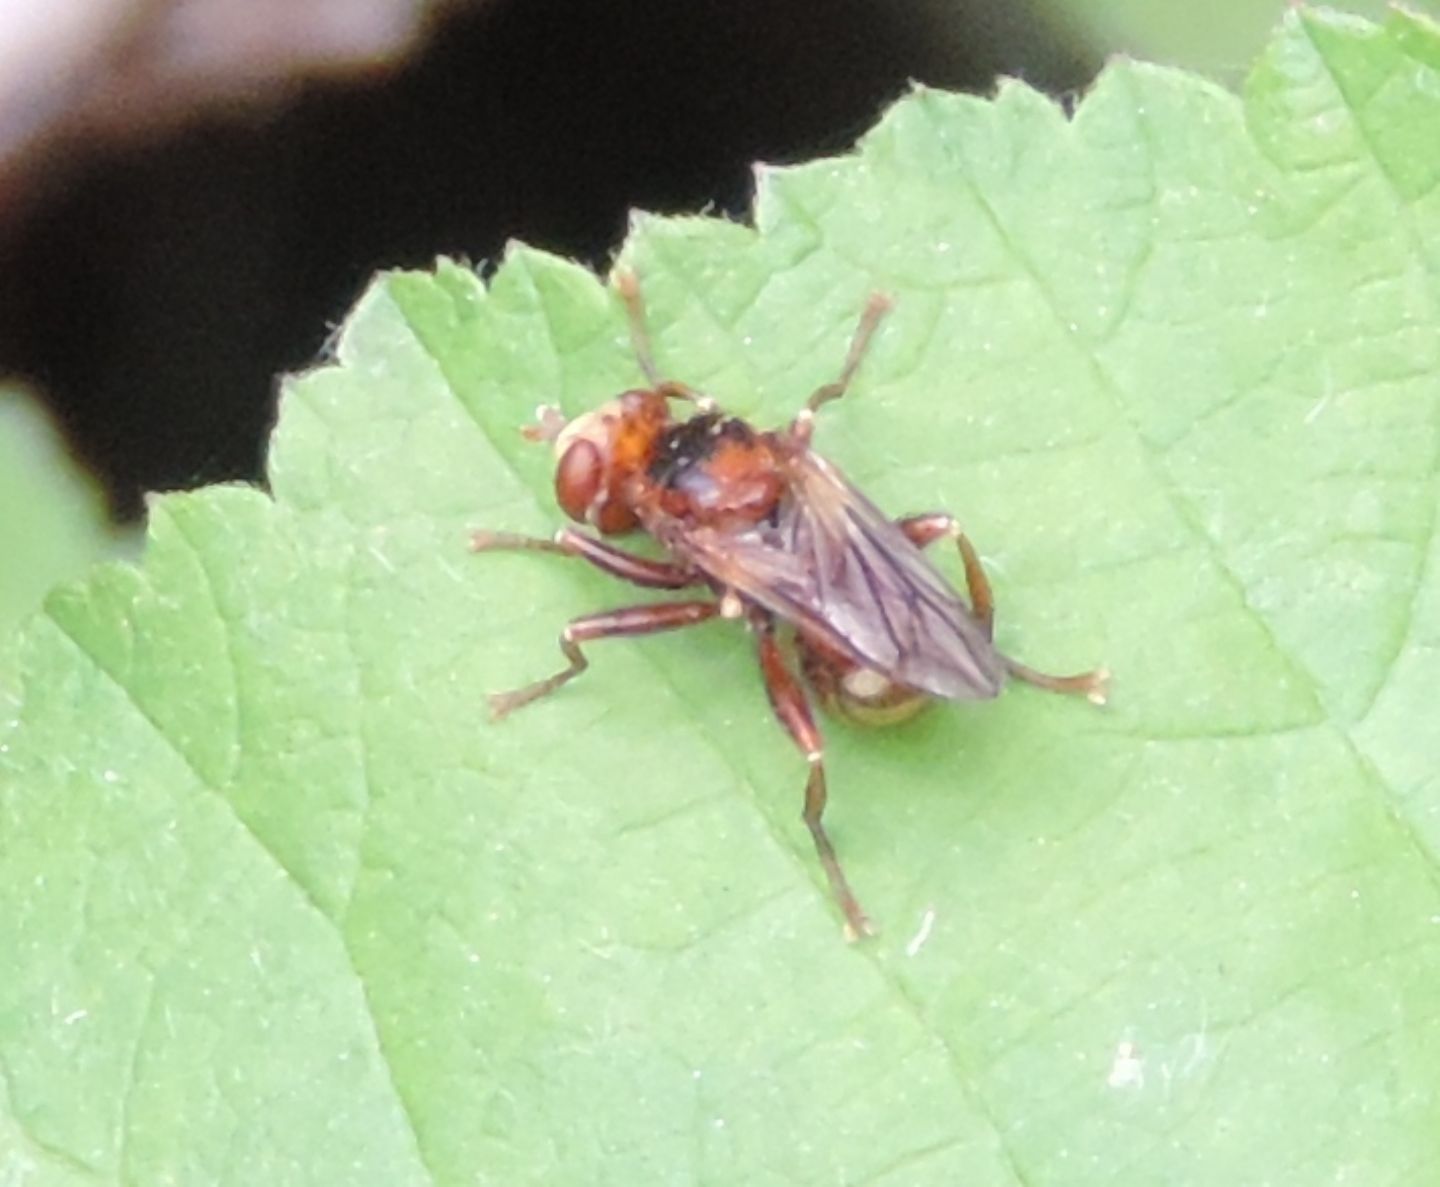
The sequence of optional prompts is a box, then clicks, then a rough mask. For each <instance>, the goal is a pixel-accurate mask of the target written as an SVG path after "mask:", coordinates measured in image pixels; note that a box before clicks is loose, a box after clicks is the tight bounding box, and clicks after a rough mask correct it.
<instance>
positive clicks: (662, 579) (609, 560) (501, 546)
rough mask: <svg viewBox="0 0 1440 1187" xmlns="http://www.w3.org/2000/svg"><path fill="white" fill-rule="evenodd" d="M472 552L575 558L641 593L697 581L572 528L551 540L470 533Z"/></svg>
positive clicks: (674, 568)
mask: <svg viewBox="0 0 1440 1187" xmlns="http://www.w3.org/2000/svg"><path fill="white" fill-rule="evenodd" d="M470 549H471V551H472V552H500V551H508V552H553V553H557V554H559V555H560V556H573V557H578V558H579V559H580V560H582V561H587V562H589V563H590V564H592V565H594V566H595V567H596V568H597V569H599V570H600V571H601V572H602V573H609V574H610V576H612V577H618V578H620V580H621V581H628V582H630V584H631V585H639V586H642V587H643V588H645V589H684V588H686V587H687V586H691V585H696V584H698V583H699V580H700V579H699V578H698V577H697V576H695V575H694V574H693V573H691V572H690V571H689V570H687V569H682V568H681V567H680V566H679V565H672V564H670V563H668V562H666V561H654V560H650V559H649V558H648V557H643V556H636V555H634V553H630V552H626V551H625V550H624V549H623V548H616V547H614V546H613V545H610V544H606V543H605V542H604V541H603V540H596V539H594V538H593V537H591V536H587V535H585V534H584V533H583V532H577V531H575V530H574V529H573V528H561V529H560V530H559V531H558V532H556V533H555V536H554V538H553V539H550V540H547V539H545V538H544V537H543V536H520V535H516V534H515V533H513V532H487V531H478V532H472V533H471V535H470Z"/></svg>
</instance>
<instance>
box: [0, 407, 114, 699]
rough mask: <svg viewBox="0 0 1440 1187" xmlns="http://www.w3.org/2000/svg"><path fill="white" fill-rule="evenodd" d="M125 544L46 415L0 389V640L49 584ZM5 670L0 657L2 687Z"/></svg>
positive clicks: (90, 481)
mask: <svg viewBox="0 0 1440 1187" xmlns="http://www.w3.org/2000/svg"><path fill="white" fill-rule="evenodd" d="M127 544H128V541H127V540H126V537H125V535H124V533H119V532H116V531H115V530H114V529H113V528H111V527H110V526H109V524H108V522H107V520H106V515H105V506H104V500H103V498H102V496H101V493H100V490H99V488H98V487H97V486H96V485H95V482H94V480H93V479H91V478H90V477H89V475H87V474H85V473H83V472H82V471H81V470H80V468H79V467H78V466H77V465H76V464H75V462H74V461H72V460H71V458H70V457H69V455H68V454H67V453H66V450H65V446H64V443H63V442H62V441H61V440H60V436H59V434H58V433H57V432H56V430H55V427H54V425H52V424H51V423H50V421H49V419H48V418H47V417H46V415H45V413H44V412H43V411H42V410H41V409H40V407H39V406H38V405H37V404H35V403H34V402H33V401H32V400H31V398H30V397H29V396H28V394H26V393H25V392H23V391H21V390H19V389H17V388H13V387H4V386H0V557H3V558H4V561H3V564H0V639H6V638H8V636H9V635H10V634H11V632H13V630H14V629H15V626H16V624H17V623H19V622H20V620H21V619H23V618H25V617H26V616H27V615H29V614H31V613H32V612H33V611H35V610H37V609H38V608H39V606H40V602H41V599H43V598H44V596H45V594H46V592H47V591H48V590H49V589H50V587H51V586H53V585H55V584H57V583H58V582H61V581H66V580H69V579H71V578H74V577H78V576H79V575H80V574H81V573H83V572H84V571H85V570H86V568H88V567H89V566H90V565H92V564H93V563H94V562H95V561H97V560H99V559H101V558H103V557H106V556H112V555H115V554H117V552H119V551H122V550H125V549H126V547H127ZM131 551H133V549H132V550H131ZM10 672H11V669H10V666H9V665H8V664H7V663H6V662H5V661H4V659H0V686H6V685H8V683H9V680H10Z"/></svg>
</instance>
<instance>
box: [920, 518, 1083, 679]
mask: <svg viewBox="0 0 1440 1187" xmlns="http://www.w3.org/2000/svg"><path fill="white" fill-rule="evenodd" d="M895 526H896V527H898V528H899V529H900V530H901V531H902V532H904V533H905V535H906V537H907V538H908V539H909V540H910V542H911V543H912V544H914V545H915V546H916V547H918V548H926V547H928V546H929V545H931V544H933V543H935V541H936V540H939V539H941V538H942V537H944V536H950V537H952V538H953V539H954V541H955V544H956V546H957V547H958V548H959V549H960V559H961V561H962V562H963V563H964V565H965V583H966V585H967V586H968V587H969V589H970V612H971V613H972V614H973V615H974V616H975V621H976V622H978V623H979V624H980V625H981V626H982V627H984V628H985V637H986V638H987V639H988V638H990V637H991V636H992V635H993V633H994V629H995V598H994V595H993V594H992V593H991V591H990V579H989V578H988V577H986V576H985V568H984V566H983V565H981V563H980V556H979V554H978V553H977V552H976V551H975V546H974V545H973V544H971V543H970V540H969V538H968V537H967V536H966V535H965V533H964V532H962V531H961V530H960V525H959V524H957V523H956V522H955V520H954V519H953V518H952V517H951V516H949V515H946V514H945V513H944V512H943V511H936V512H931V513H929V514H926V515H907V516H906V517H905V518H904V519H897V520H896V521H895ZM1000 658H1001V659H1002V660H1003V661H1004V663H1005V670H1006V671H1007V672H1009V673H1010V675H1012V676H1014V677H1015V679H1016V680H1023V681H1024V682H1025V683H1026V684H1033V685H1035V687H1036V688H1043V689H1046V690H1047V691H1049V692H1063V693H1066V694H1067V695H1070V696H1082V697H1084V698H1085V699H1086V700H1088V701H1090V702H1091V703H1092V704H1095V705H1103V704H1104V703H1105V698H1106V695H1107V691H1108V687H1107V686H1108V685H1109V682H1110V673H1109V672H1108V671H1106V670H1105V669H1104V668H1096V669H1095V670H1094V671H1093V672H1079V673H1077V674H1076V675H1074V676H1050V675H1047V674H1046V673H1044V672H1037V671H1036V670H1035V669H1034V668H1032V667H1030V666H1029V665H1027V664H1022V663H1021V662H1020V661H1019V660H1015V659H1011V658H1010V657H1009V656H1007V655H1002V656H1001V657H1000Z"/></svg>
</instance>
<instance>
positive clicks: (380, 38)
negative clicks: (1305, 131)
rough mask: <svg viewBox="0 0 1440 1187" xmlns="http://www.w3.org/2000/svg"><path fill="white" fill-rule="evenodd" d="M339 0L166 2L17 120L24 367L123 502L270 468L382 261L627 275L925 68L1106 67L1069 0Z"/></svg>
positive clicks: (855, 124) (15, 263)
mask: <svg viewBox="0 0 1440 1187" xmlns="http://www.w3.org/2000/svg"><path fill="white" fill-rule="evenodd" d="M312 2H313V4H314V7H313V8H310V9H306V8H304V6H303V5H301V6H296V5H294V4H291V5H290V6H289V8H288V9H287V8H286V6H285V5H284V4H275V3H273V2H272V0H265V2H262V0H248V5H247V0H202V2H198V3H196V2H192V3H191V4H189V5H179V6H177V7H176V8H175V10H174V11H173V12H172V13H169V14H167V13H166V11H165V9H166V6H165V5H164V4H160V5H156V4H153V3H151V4H145V5H139V7H138V8H137V10H136V12H137V15H135V16H134V17H133V18H132V19H130V20H129V21H127V22H121V23H119V24H112V25H111V26H110V27H107V28H104V29H101V30H99V31H98V32H97V33H96V34H95V35H94V37H93V38H92V40H91V41H90V42H89V43H87V44H85V45H84V46H82V47H81V51H82V52H79V53H78V54H72V55H71V58H70V59H69V60H68V61H67V62H66V64H65V66H64V68H63V69H62V70H61V71H59V73H58V74H55V73H54V72H53V71H52V74H51V75H49V76H46V78H45V79H44V84H43V85H38V86H36V87H32V88H31V90H30V91H29V92H25V93H22V94H20V98H19V101H20V103H21V105H22V109H23V110H25V111H27V112H28V111H34V112H36V113H37V114H36V115H35V117H34V119H32V120H30V121H29V122H28V123H26V124H25V126H23V127H16V126H15V124H14V121H13V119H12V120H11V121H10V122H9V124H8V125H7V123H6V121H5V119H4V118H0V377H3V376H18V377H20V378H22V379H24V380H26V381H27V383H28V386H30V387H31V388H32V390H34V391H36V392H37V393H38V394H39V395H40V396H41V397H42V398H43V399H45V400H47V401H48V402H49V403H50V404H51V406H52V407H53V408H54V409H55V411H56V412H57V414H58V416H59V418H60V420H61V422H62V424H63V425H64V427H65V428H66V430H67V431H68V433H69V436H70V439H71V442H72V445H73V446H74V448H75V449H76V451H77V452H78V453H79V455H80V457H81V458H82V460H83V461H84V462H85V463H86V464H88V465H89V466H91V467H92V468H93V469H94V470H95V471H96V472H97V473H98V474H99V475H100V477H101V479H102V481H103V483H104V485H105V487H106V489H107V490H108V492H109V496H110V500H111V504H112V508H113V509H114V510H115V511H116V512H117V513H118V514H120V515H123V516H133V515H135V514H137V513H138V511H139V509H140V506H141V502H140V499H141V495H142V493H143V492H144V491H147V490H153V489H169V488H175V487H186V486H193V485H197V484H199V483H202V482H206V481H212V480H216V479H221V478H228V477H240V476H244V477H254V476H256V475H257V474H258V473H259V471H260V467H261V464H262V456H263V447H264V439H265V434H266V431H267V429H268V427H269V424H270V422H271V420H272V417H273V412H274V395H275V377H276V375H277V374H278V373H281V372H284V371H286V370H291V369H296V368H300V367H303V366H305V365H307V364H308V363H309V362H310V361H311V360H312V359H313V358H314V357H315V356H316V354H317V352H318V350H319V349H320V346H321V344H322V342H323V341H324V339H325V337H326V335H327V332H328V330H329V328H330V327H331V326H333V325H334V324H335V323H336V322H337V321H338V320H339V319H340V318H341V317H342V316H343V314H344V313H345V311H346V309H347V307H348V306H349V304H350V303H351V302H352V301H353V300H354V298H355V297H356V296H357V295H358V294H359V293H360V291H361V290H362V288H363V287H364V285H365V282H366V279H367V277H369V275H370V274H371V273H372V272H374V271H375V270H376V269H378V268H383V267H396V266H422V267H423V266H426V265H428V264H429V262H430V261H431V260H432V259H433V258H434V257H435V256H436V254H438V253H447V254H457V255H463V256H466V257H468V258H470V259H471V260H474V261H477V262H479V261H484V260H486V259H488V258H493V257H495V256H496V255H498V253H499V252H500V250H501V249H502V247H503V245H504V243H505V241H506V240H507V239H509V238H511V237H516V238H521V239H524V240H527V241H528V242H530V243H533V244H537V245H539V246H542V247H546V248H549V249H551V250H554V251H557V252H562V253H564V254H567V255H571V256H576V257H578V258H580V259H582V260H584V261H586V262H588V263H590V264H593V265H595V266H597V267H601V266H604V265H605V263H606V261H607V260H608V258H609V257H610V255H611V254H612V252H613V251H614V250H615V249H616V248H617V247H618V245H619V242H620V239H621V237H622V235H623V233H624V229H625V220H626V213H627V211H628V210H629V209H630V208H632V207H640V208H644V209H648V210H654V211H665V212H678V211H696V210H700V209H702V208H709V209H712V210H715V211H717V212H723V213H724V214H726V215H729V216H731V217H735V218H744V217H745V216H746V211H747V206H748V202H749V191H750V165H751V163H752V162H754V161H756V160H765V161H769V162H787V161H796V160H803V159H807V158H810V157H814V156H816V155H821V154H826V153H834V152H837V151H841V150H844V149H845V148H847V147H848V146H849V145H850V144H852V143H853V141H854V140H855V138H856V137H857V136H858V135H859V134H860V133H862V132H863V131H864V130H865V129H866V128H867V127H868V126H869V125H870V124H872V123H873V122H874V120H875V118H876V116H877V115H878V114H879V113H880V112H881V111H882V110H883V108H884V107H885V106H886V104H887V103H889V102H890V101H891V100H892V99H893V98H895V97H896V96H897V95H899V94H900V93H902V92H903V91H904V90H905V88H906V86H907V85H908V83H909V81H910V80H912V79H914V80H920V81H923V82H926V83H929V84H932V85H935V86H940V87H948V88H955V89H964V90H971V91H978V92H982V93H983V92H988V91H990V90H991V89H992V88H993V86H994V84H995V80H996V78H997V76H999V75H1014V76H1019V77H1021V78H1024V79H1025V80H1027V81H1028V82H1030V83H1031V84H1033V85H1035V86H1037V87H1039V88H1041V89H1044V90H1047V91H1049V92H1051V93H1054V94H1057V95H1061V96H1064V95H1067V94H1072V95H1073V94H1074V93H1076V92H1078V91H1079V90H1081V89H1083V88H1084V86H1085V85H1086V84H1087V82H1088V81H1089V80H1090V79H1091V78H1092V77H1093V75H1094V73H1095V72H1096V70H1098V68H1099V67H1100V65H1101V60H1102V58H1101V54H1100V52H1099V51H1098V50H1097V49H1096V48H1095V40H1096V39H1095V38H1093V37H1090V38H1087V37H1085V36H1081V35H1078V34H1077V33H1076V31H1075V27H1074V25H1073V23H1070V22H1067V21H1066V20H1064V19H1059V18H1057V15H1056V8H1055V2H1054V0H1007V2H1006V3H1005V4H996V3H992V2H987V0H896V2H891V3H884V2H880V0H668V2H667V0H487V2H484V3H451V4H448V5H444V4H441V5H434V4H431V5H425V4H420V3H417V2H416V0H350V3H349V4H348V5H347V3H346V0H312ZM57 3H59V0H57ZM62 7H63V5H62ZM121 7H123V5H122V6H121ZM1111 7H1112V8H1113V7H1115V3H1114V0H1112V2H1111ZM1252 7H1253V6H1252ZM1261 7H1265V8H1267V9H1268V8H1269V7H1271V6H1269V5H1263V6H1261ZM186 8H188V9H189V10H190V11H189V12H188V13H186V12H185V11H184V10H185V9H186ZM196 11H202V12H208V14H209V19H210V21H211V23H210V24H209V25H208V26H206V25H204V23H203V22H201V23H199V24H197V21H196V18H195V16H194V13H195V12H196ZM157 13H158V14H159V20H160V22H161V23H160V24H159V25H157ZM301 13H303V16H299V15H297V14H301ZM317 14H319V16H320V17H323V18H324V19H323V20H320V19H318V18H317ZM167 17H168V24H167V23H166V21H167ZM1270 19H1271V14H1269V13H1268V12H1267V14H1266V15H1265V17H1264V21H1265V23H1268V22H1269V21H1270ZM186 21H188V22H189V23H188V24H186ZM177 22H178V24H177ZM297 22H298V23H297ZM365 22H368V23H365ZM21 32H23V31H21ZM3 33H4V31H3V30H0V34H3ZM11 44H12V48H17V47H19V44H20V43H19V34H18V33H17V32H16V31H14V30H12V37H11ZM197 47H198V48H197ZM7 68H8V67H7V63H6V61H5V55H4V45H3V37H0V71H4V70H6V69H7ZM11 74H12V76H13V70H11ZM12 90H13V88H12ZM36 96H39V98H38V99H37V98H36ZM5 98H6V96H5V95H3V94H0V101H3V100H4V99H5ZM10 98H11V100H12V101H11V104H10V109H11V111H12V112H13V111H14V110H15V97H14V96H13V95H12V96H11V97H10ZM47 104H48V106H46V105H47ZM37 105H38V106H37ZM0 107H3V102H0Z"/></svg>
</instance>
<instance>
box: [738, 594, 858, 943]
mask: <svg viewBox="0 0 1440 1187" xmlns="http://www.w3.org/2000/svg"><path fill="white" fill-rule="evenodd" d="M756 631H757V635H758V637H759V646H760V671H761V673H762V674H763V675H764V677H765V691H766V693H767V694H768V695H769V697H770V705H771V708H773V709H774V710H775V716H776V717H778V718H779V719H780V724H781V725H783V726H784V727H785V731H786V732H787V733H788V734H789V735H790V737H791V738H792V739H794V741H795V744H796V745H797V746H799V747H800V749H801V750H802V751H803V752H804V754H805V759H806V761H807V762H809V764H810V776H809V778H808V779H806V781H805V812H804V819H805V825H806V827H807V828H809V830H810V835H811V837H813V838H814V840H815V851H816V852H817V853H818V854H819V855H820V865H821V867H822V868H823V869H824V871H825V877H826V878H827V879H828V880H829V882H830V893H831V894H833V895H834V896H835V901H836V902H837V903H839V904H840V910H841V911H843V912H844V914H845V930H846V935H847V937H848V938H849V939H851V940H857V939H859V938H860V937H861V936H868V935H873V934H874V929H873V928H872V927H871V926H870V920H869V919H868V918H867V917H866V915H865V912H864V911H863V910H862V909H861V907H860V904H859V903H858V902H857V901H856V899H855V894H854V892H853V891H852V890H851V889H850V883H849V882H848V881H846V879H845V871H844V870H842V869H841V868H840V859H839V858H838V857H837V856H836V855H835V846H833V845H832V844H831V843H830V838H829V837H828V836H827V835H826V833H825V826H824V824H823V823H821V819H820V818H821V816H822V815H823V814H824V812H825V798H826V796H825V752H824V744H823V742H822V741H821V738H820V731H819V730H818V729H817V728H816V726H815V718H814V716H813V715H812V714H811V712H810V704H809V702H808V701H807V700H806V699H805V693H804V690H802V689H801V687H800V682H799V681H798V680H796V679H795V676H794V674H793V673H792V672H791V671H790V668H789V666H788V665H787V664H786V663H785V658H784V656H783V655H781V653H780V645H779V644H778V643H777V642H776V641H775V628H774V626H773V624H771V623H770V622H768V621H767V622H765V623H763V624H762V625H758V626H757V627H756Z"/></svg>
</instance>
